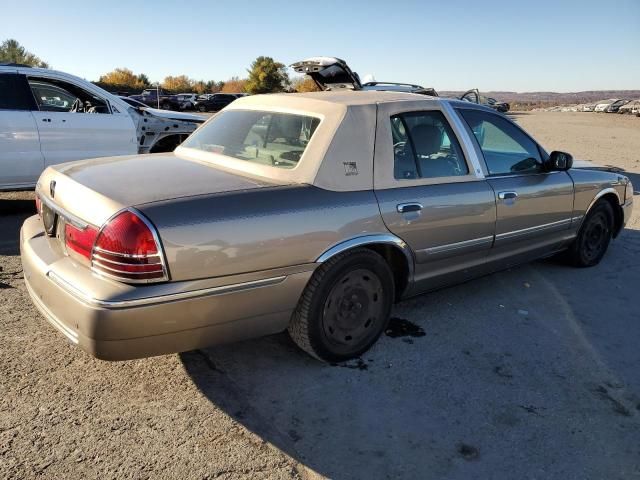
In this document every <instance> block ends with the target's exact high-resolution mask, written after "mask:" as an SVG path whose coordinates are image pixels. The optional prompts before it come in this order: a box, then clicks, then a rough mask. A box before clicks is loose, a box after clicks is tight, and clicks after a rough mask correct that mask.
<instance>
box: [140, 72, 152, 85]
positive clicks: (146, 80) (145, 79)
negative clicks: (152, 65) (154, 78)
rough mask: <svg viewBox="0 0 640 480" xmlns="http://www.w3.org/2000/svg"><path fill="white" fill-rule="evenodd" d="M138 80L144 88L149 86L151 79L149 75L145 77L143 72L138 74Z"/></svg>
mask: <svg viewBox="0 0 640 480" xmlns="http://www.w3.org/2000/svg"><path fill="white" fill-rule="evenodd" d="M138 80H139V81H140V83H141V84H142V85H143V87H144V88H148V87H150V86H151V81H150V80H149V77H147V76H146V75H145V74H144V73H141V74H140V75H138Z"/></svg>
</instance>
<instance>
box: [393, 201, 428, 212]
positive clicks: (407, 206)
mask: <svg viewBox="0 0 640 480" xmlns="http://www.w3.org/2000/svg"><path fill="white" fill-rule="evenodd" d="M396 208H397V209H398V213H409V212H419V211H420V210H422V204H421V203H418V202H411V203H400V204H398V206H397V207H396Z"/></svg>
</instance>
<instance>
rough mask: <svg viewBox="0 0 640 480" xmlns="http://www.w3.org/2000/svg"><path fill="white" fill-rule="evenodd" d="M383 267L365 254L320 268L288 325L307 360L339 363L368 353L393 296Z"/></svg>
mask: <svg viewBox="0 0 640 480" xmlns="http://www.w3.org/2000/svg"><path fill="white" fill-rule="evenodd" d="M393 292H394V284H393V274H392V272H391V269H390V268H389V266H388V264H387V262H386V261H385V260H384V259H383V258H382V257H381V256H380V255H378V254H377V253H375V252H373V251H371V250H367V249H357V250H353V251H350V252H345V253H342V254H339V255H336V256H335V257H333V258H331V259H330V260H328V261H327V262H325V263H323V264H322V265H321V266H320V267H318V269H317V270H316V272H315V273H314V274H313V276H312V277H311V280H310V281H309V284H308V285H307V287H306V289H305V291H304V293H303V294H302V297H301V298H300V301H299V303H298V306H297V307H296V310H295V312H294V314H293V317H292V319H291V323H290V324H289V334H290V335H291V338H292V339H293V340H294V342H296V344H297V345H298V346H299V347H300V348H302V349H303V350H304V351H306V352H307V353H309V354H310V355H312V356H314V357H316V358H318V359H320V360H324V361H326V362H340V361H344V360H348V359H350V358H354V357H357V356H359V355H361V354H362V353H364V352H365V351H367V350H368V349H369V348H370V347H371V346H372V345H373V344H374V343H375V342H376V340H377V339H378V337H380V335H381V334H382V332H383V331H384V329H385V328H386V327H387V324H388V322H389V314H390V312H391V305H392V301H393V295H394V293H393Z"/></svg>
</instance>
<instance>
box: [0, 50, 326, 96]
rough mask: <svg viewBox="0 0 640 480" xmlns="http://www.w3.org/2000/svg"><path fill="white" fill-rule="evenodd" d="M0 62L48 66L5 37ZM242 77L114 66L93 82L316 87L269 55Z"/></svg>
mask: <svg viewBox="0 0 640 480" xmlns="http://www.w3.org/2000/svg"><path fill="white" fill-rule="evenodd" d="M0 63H17V64H23V65H30V66H34V67H42V68H49V64H48V63H47V62H45V61H43V60H41V59H40V58H38V57H37V56H36V55H34V54H33V53H31V52H29V51H27V50H26V49H25V48H24V47H23V46H22V45H20V43H18V41H16V40H14V39H9V40H6V41H4V42H3V43H2V44H0ZM247 74H248V75H247V76H246V77H243V78H241V77H231V78H230V79H228V80H225V81H216V80H195V79H192V78H189V77H188V76H187V75H177V76H167V77H165V78H164V80H162V82H159V83H157V84H152V83H151V81H150V80H149V77H148V76H147V75H145V74H144V73H138V74H136V73H134V72H133V71H132V70H130V69H128V68H116V69H115V70H113V71H111V72H107V73H105V74H104V75H101V76H100V78H99V79H98V81H96V82H94V83H95V84H97V85H99V86H101V87H102V88H105V89H106V90H110V91H113V92H119V91H123V92H128V93H133V92H138V91H140V90H144V89H145V88H152V87H155V86H156V85H159V86H160V87H161V88H162V89H163V90H167V91H169V92H173V93H197V94H204V93H217V92H229V93H250V94H256V93H276V92H310V91H316V90H318V88H317V86H316V84H315V83H314V82H313V80H311V79H310V78H309V77H302V78H294V79H291V78H289V74H288V72H287V70H286V65H284V64H283V63H280V62H277V61H275V60H274V59H273V58H271V57H267V56H260V57H258V58H256V59H255V60H254V61H253V63H252V64H251V65H250V67H249V69H248V70H247Z"/></svg>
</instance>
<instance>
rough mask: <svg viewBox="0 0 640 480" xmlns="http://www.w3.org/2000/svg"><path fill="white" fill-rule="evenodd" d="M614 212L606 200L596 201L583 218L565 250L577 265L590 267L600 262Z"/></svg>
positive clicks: (609, 236)
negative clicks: (574, 237)
mask: <svg viewBox="0 0 640 480" xmlns="http://www.w3.org/2000/svg"><path fill="white" fill-rule="evenodd" d="M613 227H614V214H613V208H612V207H611V204H610V203H609V202H608V201H606V200H600V201H598V203H596V204H595V205H594V206H593V207H592V208H591V210H590V211H589V213H588V214H587V217H586V218H585V219H584V222H583V224H582V226H581V227H580V231H579V232H578V236H577V237H576V239H575V240H574V242H573V243H572V244H571V246H570V247H569V250H568V252H567V254H568V257H569V260H570V262H571V263H572V264H573V265H575V266H577V267H592V266H594V265H597V264H598V263H600V260H602V257H604V254H605V253H606V251H607V248H608V247H609V243H610V242H611V237H612V235H613Z"/></svg>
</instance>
